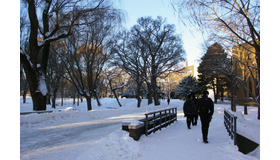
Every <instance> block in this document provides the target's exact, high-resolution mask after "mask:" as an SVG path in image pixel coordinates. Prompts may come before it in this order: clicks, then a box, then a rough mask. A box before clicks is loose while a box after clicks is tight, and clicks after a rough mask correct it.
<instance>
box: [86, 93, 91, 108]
mask: <svg viewBox="0 0 280 160" xmlns="http://www.w3.org/2000/svg"><path fill="white" fill-rule="evenodd" d="M86 100H87V108H88V111H91V110H92V106H91V97H90V96H86Z"/></svg>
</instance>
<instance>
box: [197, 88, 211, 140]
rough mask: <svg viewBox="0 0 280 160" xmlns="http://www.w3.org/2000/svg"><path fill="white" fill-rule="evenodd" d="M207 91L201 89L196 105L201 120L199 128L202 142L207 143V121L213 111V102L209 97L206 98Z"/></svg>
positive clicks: (208, 121) (209, 119)
mask: <svg viewBox="0 0 280 160" xmlns="http://www.w3.org/2000/svg"><path fill="white" fill-rule="evenodd" d="M208 95H209V92H208V91H203V96H202V98H200V99H199V100H198V103H197V106H198V111H199V113H198V114H199V117H200V120H201V130H202V137H203V142H204V143H208V129H209V123H210V121H211V119H212V115H213V113H214V103H213V101H212V99H211V98H208Z"/></svg>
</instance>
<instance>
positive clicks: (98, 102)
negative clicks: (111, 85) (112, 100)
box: [94, 92, 101, 107]
mask: <svg viewBox="0 0 280 160" xmlns="http://www.w3.org/2000/svg"><path fill="white" fill-rule="evenodd" d="M94 97H95V99H96V102H97V105H98V106H99V107H100V106H101V103H100V100H99V97H98V95H97V92H94Z"/></svg>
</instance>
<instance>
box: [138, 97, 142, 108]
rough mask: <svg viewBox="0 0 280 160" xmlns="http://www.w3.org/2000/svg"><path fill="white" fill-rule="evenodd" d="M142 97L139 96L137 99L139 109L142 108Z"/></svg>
mask: <svg viewBox="0 0 280 160" xmlns="http://www.w3.org/2000/svg"><path fill="white" fill-rule="evenodd" d="M141 101H142V100H141V97H140V96H138V97H137V108H140V106H141Z"/></svg>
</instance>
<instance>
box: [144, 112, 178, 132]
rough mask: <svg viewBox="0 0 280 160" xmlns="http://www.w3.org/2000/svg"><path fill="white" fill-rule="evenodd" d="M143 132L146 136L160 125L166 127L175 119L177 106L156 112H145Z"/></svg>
mask: <svg viewBox="0 0 280 160" xmlns="http://www.w3.org/2000/svg"><path fill="white" fill-rule="evenodd" d="M145 116H146V118H145V134H146V136H147V135H148V134H150V133H152V132H155V131H157V130H161V128H162V127H166V126H167V125H169V124H171V123H172V122H174V121H177V108H176V107H175V108H168V109H164V110H159V111H156V112H150V113H146V114H145Z"/></svg>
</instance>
